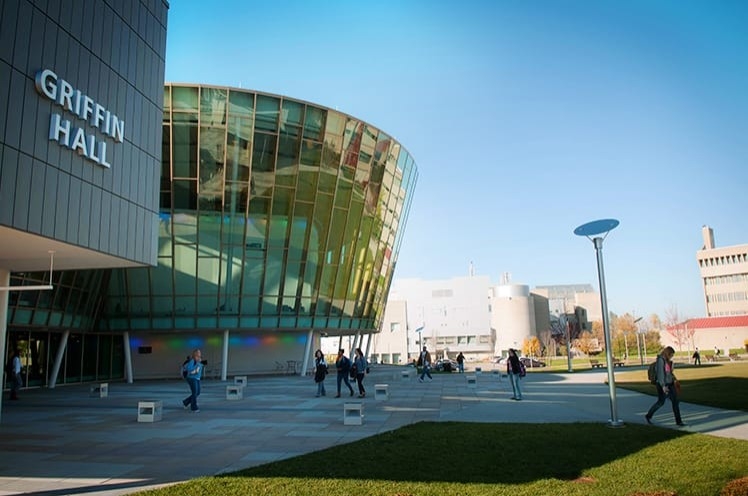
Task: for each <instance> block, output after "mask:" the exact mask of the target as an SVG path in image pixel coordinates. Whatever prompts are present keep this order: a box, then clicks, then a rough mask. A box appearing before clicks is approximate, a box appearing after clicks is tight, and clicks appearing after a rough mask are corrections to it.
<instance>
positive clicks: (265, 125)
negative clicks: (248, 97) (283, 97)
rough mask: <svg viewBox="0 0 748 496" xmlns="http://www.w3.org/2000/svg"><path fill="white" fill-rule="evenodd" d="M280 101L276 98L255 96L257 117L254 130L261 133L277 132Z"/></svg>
mask: <svg viewBox="0 0 748 496" xmlns="http://www.w3.org/2000/svg"><path fill="white" fill-rule="evenodd" d="M279 109H280V100H278V99H277V98H274V97H271V96H266V95H257V115H256V117H255V129H258V130H263V131H273V132H275V131H278V114H279Z"/></svg>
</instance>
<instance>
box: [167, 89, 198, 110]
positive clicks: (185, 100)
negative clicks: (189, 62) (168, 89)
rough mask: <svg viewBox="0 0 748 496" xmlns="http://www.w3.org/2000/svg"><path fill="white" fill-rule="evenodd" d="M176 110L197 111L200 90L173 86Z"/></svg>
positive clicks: (173, 103)
mask: <svg viewBox="0 0 748 496" xmlns="http://www.w3.org/2000/svg"><path fill="white" fill-rule="evenodd" d="M172 92H173V96H174V97H173V99H172V105H173V106H174V110H194V111H197V102H198V96H197V93H198V88H185V87H184V86H172Z"/></svg>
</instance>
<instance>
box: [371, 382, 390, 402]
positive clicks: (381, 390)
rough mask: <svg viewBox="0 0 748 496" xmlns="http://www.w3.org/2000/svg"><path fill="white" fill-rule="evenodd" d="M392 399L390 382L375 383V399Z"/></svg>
mask: <svg viewBox="0 0 748 496" xmlns="http://www.w3.org/2000/svg"><path fill="white" fill-rule="evenodd" d="M389 399H390V385H389V384H374V401H387V400H389Z"/></svg>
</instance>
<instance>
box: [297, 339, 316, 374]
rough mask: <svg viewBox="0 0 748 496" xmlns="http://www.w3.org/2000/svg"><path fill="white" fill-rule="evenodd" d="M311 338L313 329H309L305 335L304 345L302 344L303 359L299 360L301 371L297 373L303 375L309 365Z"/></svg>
mask: <svg viewBox="0 0 748 496" xmlns="http://www.w3.org/2000/svg"><path fill="white" fill-rule="evenodd" d="M312 339H314V329H309V332H308V333H307V335H306V345H305V346H304V359H303V360H302V361H301V372H299V375H300V376H301V377H304V376H305V375H306V370H307V368H308V367H309V355H310V354H311V353H312Z"/></svg>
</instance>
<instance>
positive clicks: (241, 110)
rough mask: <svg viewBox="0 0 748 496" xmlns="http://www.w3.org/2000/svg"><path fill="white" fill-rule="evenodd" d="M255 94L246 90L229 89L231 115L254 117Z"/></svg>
mask: <svg viewBox="0 0 748 496" xmlns="http://www.w3.org/2000/svg"><path fill="white" fill-rule="evenodd" d="M254 107H255V101H254V94H253V93H247V92H245V91H236V90H229V115H238V116H243V117H249V118H251V117H252V114H253V113H254V112H253V111H254Z"/></svg>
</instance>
